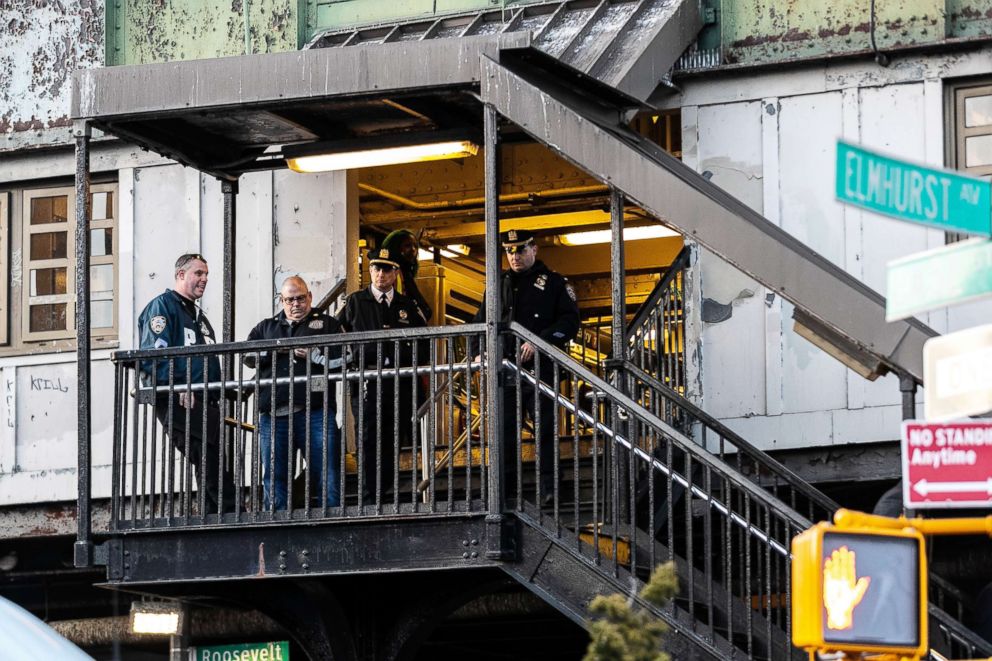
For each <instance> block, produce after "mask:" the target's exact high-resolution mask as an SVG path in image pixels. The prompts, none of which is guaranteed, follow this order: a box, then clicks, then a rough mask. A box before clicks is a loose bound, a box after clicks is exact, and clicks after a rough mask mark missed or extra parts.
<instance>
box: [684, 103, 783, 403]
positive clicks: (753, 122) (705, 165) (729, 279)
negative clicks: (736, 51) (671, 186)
mask: <svg viewBox="0 0 992 661" xmlns="http://www.w3.org/2000/svg"><path fill="white" fill-rule="evenodd" d="M762 108H763V106H762V104H760V103H735V104H726V105H719V106H708V107H703V108H699V109H698V113H697V122H698V125H697V127H696V131H695V133H696V159H697V165H696V168H697V170H699V171H700V172H706V171H709V172H711V173H712V179H711V181H713V183H715V184H717V185H718V186H720V187H721V188H723V189H724V190H726V191H728V192H729V193H731V194H732V195H734V196H735V197H737V198H738V199H740V200H742V201H743V202H745V203H746V204H748V205H749V206H751V207H752V208H754V209H755V210H756V211H758V212H761V211H762V130H761V113H762ZM700 271H701V280H702V296H703V297H704V298H705V299H710V300H711V301H713V302H714V303H716V304H719V305H730V306H731V311H732V314H731V316H730V318H729V319H726V320H724V321H720V322H716V323H704V324H703V363H702V365H703V367H702V381H703V393H704V398H705V402H706V405H707V406H708V407H709V409H710V411H711V412H712V413H713V414H714V415H719V416H738V415H746V414H753V413H759V414H760V413H764V412H765V408H766V407H765V350H764V349H765V338H764V314H765V310H764V308H765V306H764V289H763V288H762V287H761V286H759V285H758V284H757V283H756V282H754V281H753V280H751V279H750V278H748V277H747V276H745V275H744V274H743V273H741V272H740V271H739V270H737V269H736V268H734V267H731V266H729V265H728V264H726V263H725V262H724V261H723V260H721V259H719V258H717V257H715V256H713V255H712V254H711V253H709V252H707V251H705V250H701V251H700ZM704 319H705V317H704Z"/></svg>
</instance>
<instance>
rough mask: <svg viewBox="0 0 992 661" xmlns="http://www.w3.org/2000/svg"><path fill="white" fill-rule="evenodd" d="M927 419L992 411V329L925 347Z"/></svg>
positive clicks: (947, 337)
mask: <svg viewBox="0 0 992 661" xmlns="http://www.w3.org/2000/svg"><path fill="white" fill-rule="evenodd" d="M923 382H924V383H925V384H927V387H926V388H925V389H924V391H923V411H924V417H926V419H927V420H929V421H931V422H938V421H941V420H949V419H951V418H966V417H968V416H969V415H980V414H982V413H986V412H988V411H992V325H986V326H977V327H975V328H969V329H967V330H963V331H958V332H956V333H949V334H947V335H941V336H939V337H934V338H931V339H929V340H927V341H926V342H925V343H924V345H923Z"/></svg>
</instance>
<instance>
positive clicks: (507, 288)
mask: <svg viewBox="0 0 992 661" xmlns="http://www.w3.org/2000/svg"><path fill="white" fill-rule="evenodd" d="M500 288H501V289H500V291H501V294H502V310H501V314H500V321H501V322H504V323H509V322H511V321H516V322H517V323H519V324H520V325H521V326H523V327H524V328H526V329H527V330H529V331H531V332H533V333H534V334H536V335H537V336H539V337H540V338H541V339H542V340H545V341H547V342H549V343H551V344H553V345H554V346H556V347H558V348H559V349H564V348H565V346H566V345H567V344H568V343H569V342H571V341H572V339H574V338H575V335H576V333H578V332H579V306H578V305H577V304H576V302H575V294H574V292H573V291H572V288H571V285H569V284H568V281H567V280H566V279H565V277H564V276H562V275H561V274H560V273H555V272H554V271H552V270H551V269H549V268H548V267H547V266H546V265H545V264H544V262H542V261H540V260H537V261H536V262H534V265H533V266H531V267H530V268H529V269H527V270H526V271H524V272H522V273H517V272H516V271H513V270H512V269H511V270H508V271H504V272H503V274H502V275H501V276H500ZM485 319H486V301H485V298H484V297H483V301H482V305H481V306H480V307H479V311H478V312H476V313H475V317H474V318H473V319H472V321H473V323H478V322H482V321H485ZM515 346H516V345H515V340H514V339H513V338H507V342H506V345H505V346H504V352H507V353H512V352H513V351H514V350H515ZM475 353H478V350H477V349H476V351H475Z"/></svg>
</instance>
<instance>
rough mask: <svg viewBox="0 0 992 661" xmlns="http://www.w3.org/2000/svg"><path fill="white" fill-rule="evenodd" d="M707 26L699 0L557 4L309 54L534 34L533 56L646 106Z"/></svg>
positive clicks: (455, 19)
mask: <svg viewBox="0 0 992 661" xmlns="http://www.w3.org/2000/svg"><path fill="white" fill-rule="evenodd" d="M702 26H703V20H702V12H701V10H700V0H556V1H555V2H544V3H540V4H535V5H526V6H523V7H518V8H515V9H494V10H489V11H475V12H466V13H463V14H457V15H450V16H446V17H444V18H440V19H436V20H418V21H407V22H396V23H392V24H383V25H378V26H375V27H373V28H368V27H366V28H357V29H347V30H337V31H328V32H323V33H321V34H318V35H317V36H316V37H314V39H313V40H311V42H310V43H309V44H308V45H307V48H313V49H324V48H339V47H345V46H357V45H361V44H369V43H382V42H383V41H390V40H394V39H395V40H414V39H416V40H421V41H436V40H443V39H446V38H464V37H470V36H477V35H483V34H496V33H504V34H506V33H514V32H531V33H532V34H533V37H534V42H533V46H534V47H535V48H537V49H539V50H541V51H543V52H544V53H546V54H548V55H550V56H552V57H554V58H556V59H558V60H560V61H561V62H562V63H564V64H567V65H568V66H570V67H572V68H574V69H576V70H578V71H580V72H582V73H584V74H587V75H589V76H591V77H593V78H595V79H596V80H598V81H600V82H601V83H603V84H605V85H608V86H610V87H612V88H614V89H617V90H619V91H620V92H623V93H624V94H627V95H628V96H630V97H632V98H634V99H637V100H638V101H641V102H646V101H647V99H648V98H649V97H650V96H651V93H652V92H653V91H654V90H655V89H656V88H657V87H658V85H659V83H660V81H661V79H662V76H664V75H665V74H666V73H667V72H668V71H669V70H670V69H671V68H672V66H673V65H674V64H675V62H676V61H677V60H678V58H679V57H680V56H681V55H682V53H684V52H685V51H686V50H687V49H688V48H689V46H691V45H692V43H693V42H694V41H695V39H696V36H697V35H698V34H699V31H700V29H702Z"/></svg>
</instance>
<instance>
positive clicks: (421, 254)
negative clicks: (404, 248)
mask: <svg viewBox="0 0 992 661" xmlns="http://www.w3.org/2000/svg"><path fill="white" fill-rule="evenodd" d="M450 247H451V246H448V248H450ZM439 252H440V253H441V257H447V258H448V259H458V257H459V255H458V254H456V253H454V252H452V251H450V250H448V249H447V248H441V250H440V251H439ZM417 260H419V261H421V262H433V261H434V253H433V252H431V251H430V250H424V249H423V248H420V249H419V250H418V251H417Z"/></svg>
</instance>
